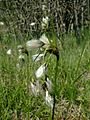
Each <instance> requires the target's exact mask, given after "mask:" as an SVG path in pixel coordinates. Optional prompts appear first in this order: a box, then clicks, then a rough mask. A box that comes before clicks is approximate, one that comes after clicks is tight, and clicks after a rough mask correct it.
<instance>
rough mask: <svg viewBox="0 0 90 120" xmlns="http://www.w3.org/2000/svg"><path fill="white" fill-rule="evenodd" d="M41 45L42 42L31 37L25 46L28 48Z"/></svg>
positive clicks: (35, 47)
mask: <svg viewBox="0 0 90 120" xmlns="http://www.w3.org/2000/svg"><path fill="white" fill-rule="evenodd" d="M41 46H43V42H42V41H40V40H36V39H32V40H30V41H27V43H26V47H27V49H28V50H32V49H37V48H39V47H41Z"/></svg>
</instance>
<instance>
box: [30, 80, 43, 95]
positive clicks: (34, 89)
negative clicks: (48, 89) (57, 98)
mask: <svg viewBox="0 0 90 120" xmlns="http://www.w3.org/2000/svg"><path fill="white" fill-rule="evenodd" d="M31 90H32V93H33V94H34V95H35V96H37V95H39V93H40V92H41V85H40V82H39V80H37V81H36V82H35V83H32V82H31Z"/></svg>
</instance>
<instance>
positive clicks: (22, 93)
mask: <svg viewBox="0 0 90 120" xmlns="http://www.w3.org/2000/svg"><path fill="white" fill-rule="evenodd" d="M83 36H84V38H83V41H82V42H81V44H80V45H77V43H76V38H75V37H74V36H73V35H65V37H64V48H62V49H61V48H60V45H58V46H59V49H60V60H59V66H58V69H59V70H58V74H57V81H56V82H57V83H56V84H57V90H56V107H55V119H56V120H61V119H62V120H64V119H65V120H79V119H81V120H89V119H90V41H89V32H88V33H87V32H86V33H84V35H83ZM4 39H5V40H3V42H2V44H3V45H4V44H5V45H6V46H7V47H8V48H12V49H13V52H14V54H13V56H12V57H9V56H8V55H7V54H6V51H7V50H6V49H5V48H4V47H0V120H20V119H22V120H25V119H26V120H30V119H31V118H32V120H37V118H39V119H40V120H51V114H52V112H51V109H50V108H49V107H48V106H47V105H46V103H45V100H44V99H43V96H42V95H40V96H34V95H33V94H32V92H31V89H30V81H32V79H34V78H35V77H34V72H35V70H37V68H38V67H39V66H40V64H41V63H34V62H33V61H32V60H31V54H32V53H30V55H29V58H28V57H27V56H25V63H24V65H23V66H22V68H21V69H17V67H16V64H17V59H18V54H17V49H16V48H17V45H18V44H21V42H20V43H19V41H12V40H11V39H10V38H8V40H7V37H6V38H4ZM9 39H10V40H9ZM9 41H11V42H10V43H9ZM22 44H24V42H23V43H22ZM49 55H50V54H48V55H47V56H46V59H47V58H48V56H49ZM55 64H56V63H55V56H54V55H51V58H50V59H49V61H48V76H49V78H50V80H52V82H53V83H54V77H55ZM43 79H44V78H43Z"/></svg>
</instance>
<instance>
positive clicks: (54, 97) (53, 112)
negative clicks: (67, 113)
mask: <svg viewBox="0 0 90 120" xmlns="http://www.w3.org/2000/svg"><path fill="white" fill-rule="evenodd" d="M58 63H59V59H58V58H57V61H56V67H55V81H54V94H53V109H52V120H54V114H55V104H56V88H57V83H56V81H57V74H58V65H59V64H58Z"/></svg>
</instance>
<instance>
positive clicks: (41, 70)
mask: <svg viewBox="0 0 90 120" xmlns="http://www.w3.org/2000/svg"><path fill="white" fill-rule="evenodd" d="M46 70H47V65H46V64H45V63H44V64H43V65H41V66H40V67H39V68H38V69H37V71H36V72H35V76H36V78H40V77H41V76H43V74H45V73H46Z"/></svg>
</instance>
